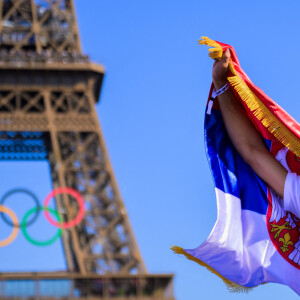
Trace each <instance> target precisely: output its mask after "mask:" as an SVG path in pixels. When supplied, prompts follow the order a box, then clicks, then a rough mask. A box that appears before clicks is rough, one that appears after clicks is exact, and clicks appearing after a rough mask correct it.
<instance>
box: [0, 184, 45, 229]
mask: <svg viewBox="0 0 300 300" xmlns="http://www.w3.org/2000/svg"><path fill="white" fill-rule="evenodd" d="M14 193H25V194H27V195H29V196H31V197H32V198H33V200H34V202H35V203H36V206H37V207H38V209H37V210H36V213H35V215H34V217H33V218H32V219H31V220H30V221H29V222H27V223H26V224H22V227H23V226H30V225H31V224H32V223H33V222H34V221H35V220H36V219H37V218H38V216H39V214H40V212H41V210H40V209H39V208H40V204H39V199H38V198H37V197H36V196H35V195H34V194H33V193H32V192H30V191H28V190H25V189H13V190H10V191H8V192H7V193H6V194H5V195H4V196H3V197H2V198H1V201H0V205H4V201H5V200H6V199H7V198H8V197H9V196H11V195H12V194H14ZM0 214H1V218H2V220H3V221H4V222H5V223H6V224H8V225H10V226H14V227H21V224H14V223H12V222H11V221H10V219H8V217H6V214H4V213H3V212H1V213H0Z"/></svg>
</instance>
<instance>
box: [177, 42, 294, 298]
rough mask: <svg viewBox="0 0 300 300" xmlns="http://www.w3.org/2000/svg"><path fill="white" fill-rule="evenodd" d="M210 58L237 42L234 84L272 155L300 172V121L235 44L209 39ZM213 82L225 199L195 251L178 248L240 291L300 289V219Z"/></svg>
mask: <svg viewBox="0 0 300 300" xmlns="http://www.w3.org/2000/svg"><path fill="white" fill-rule="evenodd" d="M200 44H205V45H208V46H209V47H211V48H210V49H209V56H210V57H211V58H213V59H220V58H221V57H222V55H223V52H224V51H225V50H226V49H227V48H230V51H231V62H230V65H229V70H230V71H229V74H228V78H227V80H228V82H229V83H230V86H231V89H232V91H233V93H234V95H235V97H236V99H237V100H238V101H239V102H240V104H241V105H242V107H243V108H244V111H245V113H246V114H247V117H248V118H249V119H250V120H251V122H252V123H253V125H254V126H255V128H256V129H257V131H258V132H259V133H260V135H261V138H262V139H263V141H264V143H265V146H266V147H267V149H268V150H269V151H270V153H271V154H272V155H273V156H274V157H275V158H276V159H277V160H278V161H279V162H280V163H281V164H282V165H283V166H284V167H285V169H286V170H287V171H288V172H291V173H296V174H298V175H300V159H299V157H300V125H299V123H298V122H296V121H295V120H294V119H293V118H292V117H291V116H290V115H289V114H287V113H286V112H285V111H284V110H283V109H282V108H281V107H280V106H279V105H277V104H276V103H275V102H274V101H273V100H272V99H270V98H269V97H268V96H267V95H265V94H264V93H263V92H262V90H260V89H259V88H258V87H256V86H255V85H254V84H253V83H252V81H251V80H250V79H249V77H248V76H247V75H246V73H245V72H244V71H243V70H242V69H241V67H240V64H239V61H238V58H237V55H236V53H235V51H234V49H233V48H232V47H231V46H230V45H226V44H223V43H220V42H216V41H213V40H210V39H208V38H206V37H202V40H201V41H200ZM212 94H213V85H212V86H211V89H210V92H209V97H208V102H207V107H206V112H205V124H204V133H205V146H206V152H207V157H208V162H209V165H210V168H211V171H212V175H213V180H214V185H215V192H216V198H217V209H218V216H217V221H216V223H215V225H214V227H213V229H212V231H211V233H210V235H209V237H208V238H207V240H206V241H205V242H204V243H202V244H201V245H200V246H199V247H197V248H195V249H183V248H180V247H177V246H174V247H172V249H173V251H174V252H175V253H178V254H183V255H185V256H186V257H187V258H188V259H190V260H193V261H195V262H197V263H199V264H200V265H202V266H205V267H207V268H208V269H209V270H210V271H212V272H213V273H215V274H216V275H218V276H219V277H221V278H222V279H223V281H224V282H225V283H226V284H227V286H228V287H229V288H230V289H231V290H232V291H246V292H247V291H249V290H251V289H252V288H253V287H255V286H257V285H260V284H264V283H267V282H275V283H281V284H285V285H288V286H290V287H291V288H292V289H293V290H294V291H295V292H296V293H297V294H298V295H300V219H298V218H297V217H296V216H295V215H294V214H293V213H291V212H289V211H285V210H284V208H283V205H282V201H283V200H282V199H281V198H280V197H278V196H277V194H276V193H275V192H274V191H272V189H270V188H269V187H268V186H267V184H266V183H265V182H264V181H263V180H262V179H260V177H258V176H257V175H256V173H255V172H254V171H253V170H252V169H251V167H250V166H249V165H248V164H247V163H246V162H245V161H244V160H243V159H242V157H241V156H240V155H239V154H238V153H237V151H236V150H235V148H234V147H233V145H232V143H231V141H230V139H229V137H228V134H227V131H226V129H225V126H224V123H223V119H222V115H221V112H220V109H219V106H218V99H217V98H216V99H214V97H213V96H212Z"/></svg>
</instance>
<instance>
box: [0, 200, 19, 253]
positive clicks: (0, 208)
mask: <svg viewBox="0 0 300 300" xmlns="http://www.w3.org/2000/svg"><path fill="white" fill-rule="evenodd" d="M0 211H1V212H3V213H5V214H7V215H9V216H10V218H11V219H12V221H13V224H14V225H16V224H18V218H17V216H16V214H15V213H14V212H13V211H12V210H11V209H9V208H7V207H5V206H3V205H0ZM19 229H20V228H19V227H17V226H14V227H13V230H12V233H11V234H10V236H9V237H8V238H7V239H5V240H2V241H1V240H0V247H5V246H7V245H9V244H10V243H11V242H13V241H14V239H15V238H16V237H17V235H18V232H19Z"/></svg>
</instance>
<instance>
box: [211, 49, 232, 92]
mask: <svg viewBox="0 0 300 300" xmlns="http://www.w3.org/2000/svg"><path fill="white" fill-rule="evenodd" d="M230 57H231V54H230V50H229V48H228V49H227V50H226V51H225V52H224V54H223V57H222V59H220V60H219V61H215V63H214V66H213V70H212V78H213V83H214V86H215V89H216V90H218V89H220V88H221V87H222V86H224V85H225V84H226V82H227V73H228V66H229V61H230Z"/></svg>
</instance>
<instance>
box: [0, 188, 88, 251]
mask: <svg viewBox="0 0 300 300" xmlns="http://www.w3.org/2000/svg"><path fill="white" fill-rule="evenodd" d="M14 193H25V194H28V195H29V196H31V197H32V198H33V200H34V202H35V203H36V207H34V208H31V209H30V210H28V211H27V212H26V213H25V215H24V217H23V219H22V221H21V223H19V221H18V218H17V216H16V214H15V213H14V212H13V211H12V210H11V209H10V208H8V207H6V206H5V205H4V202H5V200H6V199H7V198H8V197H10V196H11V195H12V194H14ZM60 194H68V195H70V196H72V197H73V198H74V199H76V201H77V203H78V206H79V210H78V213H77V215H76V217H75V218H74V219H73V220H70V221H68V222H63V219H62V217H61V216H60V215H59V213H58V212H57V211H56V210H54V209H51V208H49V207H48V204H49V202H50V200H51V199H52V198H53V197H55V196H57V195H60ZM40 211H43V212H44V215H45V217H46V219H47V220H48V222H49V223H51V224H52V225H53V226H55V227H57V228H58V229H57V232H56V233H55V235H54V236H53V237H52V238H50V239H49V240H46V241H37V240H35V239H33V238H32V237H30V236H29V234H28V232H27V227H28V226H30V225H31V224H32V223H33V222H34V221H35V220H36V219H37V217H38V216H39V213H40ZM50 213H51V214H52V215H53V216H54V217H55V219H56V220H54V219H53V218H51V216H50ZM84 213H85V207H84V200H83V198H82V196H81V195H80V194H79V193H78V192H77V191H76V190H74V189H72V188H69V187H60V188H57V189H54V190H53V191H52V192H50V194H49V195H48V196H47V197H46V199H45V201H44V204H43V206H40V205H39V201H38V199H37V197H36V196H35V195H34V194H33V193H31V192H30V191H28V190H26V189H14V190H11V191H9V192H7V193H6V194H5V195H4V196H3V197H2V199H1V201H0V216H1V217H2V219H3V221H4V222H6V223H7V224H8V225H10V226H12V228H13V229H12V231H11V233H10V235H9V236H8V237H7V238H6V239H4V240H0V247H5V246H7V245H9V244H11V243H12V242H13V241H14V240H15V239H16V237H17V235H18V233H19V230H20V229H21V231H22V233H23V235H24V237H25V238H26V239H27V241H29V242H30V243H32V244H34V245H36V246H48V245H50V244H52V243H54V242H55V241H56V240H57V239H58V238H60V236H61V235H62V229H69V228H71V227H74V226H76V225H77V224H79V223H80V222H81V221H82V219H83V217H84ZM32 214H34V217H33V218H32V219H31V220H29V221H28V219H29V217H30V216H31V215H32ZM7 216H8V217H9V218H8V217H7Z"/></svg>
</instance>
